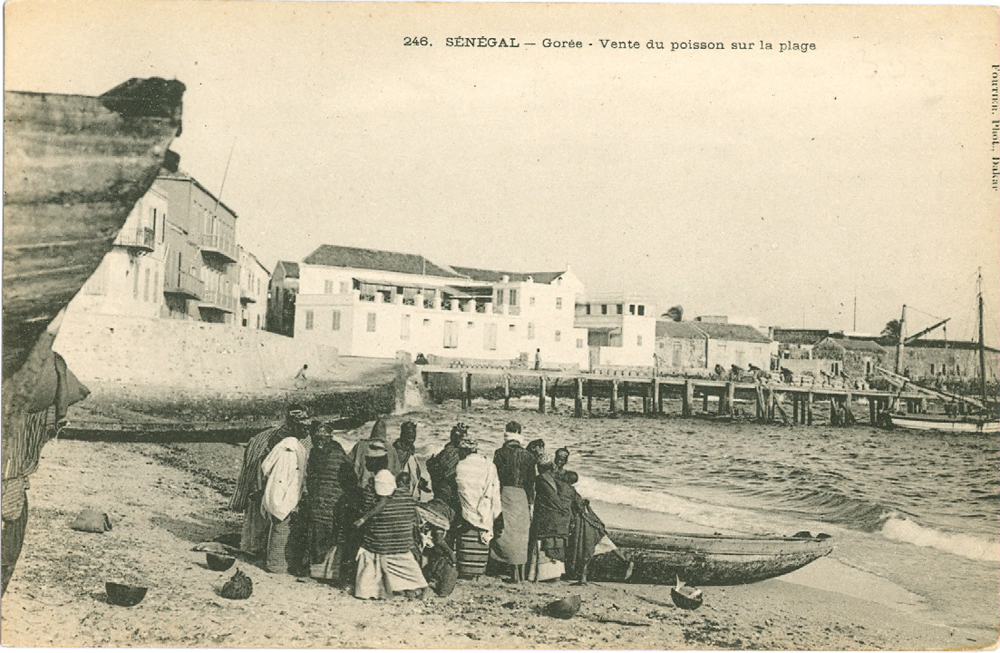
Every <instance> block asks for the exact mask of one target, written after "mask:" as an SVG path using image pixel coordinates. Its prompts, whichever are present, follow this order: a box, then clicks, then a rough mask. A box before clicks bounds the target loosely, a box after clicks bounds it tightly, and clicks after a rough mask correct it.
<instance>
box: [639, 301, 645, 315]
mask: <svg viewBox="0 0 1000 653" xmlns="http://www.w3.org/2000/svg"><path fill="white" fill-rule="evenodd" d="M645 314H646V307H645V306H643V305H642V304H639V315H645Z"/></svg>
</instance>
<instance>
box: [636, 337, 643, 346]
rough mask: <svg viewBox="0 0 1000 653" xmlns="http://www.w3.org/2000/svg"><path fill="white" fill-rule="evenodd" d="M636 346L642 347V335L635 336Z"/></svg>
mask: <svg viewBox="0 0 1000 653" xmlns="http://www.w3.org/2000/svg"><path fill="white" fill-rule="evenodd" d="M635 346H636V347H642V336H636V337H635Z"/></svg>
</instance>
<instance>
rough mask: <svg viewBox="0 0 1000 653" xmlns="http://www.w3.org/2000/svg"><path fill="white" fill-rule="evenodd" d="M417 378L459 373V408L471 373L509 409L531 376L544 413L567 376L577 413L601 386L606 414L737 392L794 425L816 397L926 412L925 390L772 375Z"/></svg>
mask: <svg viewBox="0 0 1000 653" xmlns="http://www.w3.org/2000/svg"><path fill="white" fill-rule="evenodd" d="M419 371H420V373H421V376H422V379H423V381H424V383H425V385H426V383H427V380H428V375H430V374H447V375H454V374H457V375H460V379H461V405H462V408H463V409H467V408H470V407H471V406H472V396H473V393H472V376H473V374H476V375H480V376H488V377H501V378H502V385H503V394H504V408H506V409H509V408H510V398H511V385H512V384H511V380H512V379H513V378H515V377H518V378H524V377H528V378H534V379H537V388H538V412H540V413H544V412H545V411H546V407H547V406H551V408H553V409H554V408H555V407H556V392H554V391H551V392H550V388H552V383H553V382H556V383H559V382H563V381H569V382H571V383H573V384H574V387H575V393H574V395H573V396H574V399H573V414H574V415H575V416H577V417H582V416H583V415H584V413H585V412H586V413H587V414H590V413H592V412H593V410H594V399H595V395H596V394H597V393H596V392H595V390H597V389H602V390H603V392H601V393H600V394H602V395H605V396H607V397H608V412H609V413H610V414H612V415H614V414H616V413H618V412H619V410H622V411H624V412H628V410H629V399H630V398H635V399H637V400H638V401H639V402H641V404H642V412H643V413H645V414H657V413H663V412H664V411H663V402H664V398H665V397H668V396H677V397H680V398H681V414H682V415H683V416H684V417H692V416H694V414H695V409H694V407H695V400H696V399H697V398H699V397H700V398H701V400H702V412H703V413H707V412H708V400H709V397H714V398H716V400H717V413H718V414H719V415H731V414H732V413H733V410H734V407H735V403H736V396H737V394H739V395H741V397H742V398H747V399H749V400H751V401H753V402H754V404H755V407H756V417H757V419H760V420H773V419H775V416H776V414H777V415H780V417H781V419H782V420H784V421H788V419H789V417H790V418H791V421H792V422H793V423H796V424H806V425H809V424H812V423H813V407H814V405H815V404H816V403H817V402H829V403H830V406H831V409H832V410H831V412H839V411H842V410H843V409H844V408H845V407H850V406H851V404H852V402H854V401H856V400H858V399H864V400H866V401H867V402H868V421H869V423H870V424H873V425H874V424H876V423H877V421H878V416H879V414H881V413H883V412H886V411H888V410H889V409H890V406H892V404H893V403H895V402H901V401H905V402H906V405H907V406H908V407H909V408H910V412H920V411H926V409H927V395H925V394H920V393H908V392H904V393H902V394H900V393H897V392H890V391H884V390H859V389H854V388H837V387H831V386H823V385H790V384H784V383H777V382H774V380H773V379H768V380H761V381H760V382H757V383H753V382H748V381H726V380H721V379H702V378H691V377H678V376H652V375H649V376H639V375H635V374H634V373H632V374H629V373H623V374H620V375H619V374H610V373H607V372H601V373H593V372H579V371H576V370H523V369H509V368H489V367H481V368H466V367H446V366H439V365H421V366H420V367H419ZM782 399H785V400H788V401H790V402H791V414H790V416H789V414H788V413H787V412H786V411H785V408H784V407H783V406H782V401H781V400H782Z"/></svg>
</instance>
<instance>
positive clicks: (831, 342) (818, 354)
mask: <svg viewBox="0 0 1000 653" xmlns="http://www.w3.org/2000/svg"><path fill="white" fill-rule="evenodd" d="M888 358H889V352H888V351H886V349H885V348H884V347H882V346H880V345H879V344H878V343H876V342H874V341H873V340H868V339H858V340H855V339H853V338H836V337H833V336H830V337H827V338H824V339H823V340H822V341H820V342H819V343H817V344H816V346H815V347H813V348H812V359H813V360H816V361H819V363H818V366H817V367H816V370H817V371H822V372H824V373H826V374H829V375H831V376H846V377H848V378H851V379H868V378H870V377H872V376H873V375H875V374H876V373H877V372H876V369H875V368H876V367H880V366H881V367H886V366H887V365H889V366H891V363H890V362H888Z"/></svg>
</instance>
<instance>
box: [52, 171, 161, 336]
mask: <svg viewBox="0 0 1000 653" xmlns="http://www.w3.org/2000/svg"><path fill="white" fill-rule="evenodd" d="M166 220H167V198H166V196H165V195H163V194H162V193H160V192H158V191H157V189H156V188H155V187H153V188H151V189H150V190H149V191H148V192H147V193H146V194H145V195H143V196H142V198H141V199H139V201H138V202H136V204H135V206H134V207H133V208H132V212H131V213H129V215H128V218H126V220H125V224H124V225H123V226H122V228H121V231H119V232H118V237H117V238H115V241H114V247H112V248H111V251H109V252H108V253H107V254H106V255H105V256H104V259H103V260H102V261H101V264H100V266H98V268H97V270H95V271H94V274H93V275H91V277H90V279H88V280H87V283H86V284H84V286H83V288H81V289H80V292H79V293H78V294H77V296H76V297H75V298H74V299H73V301H72V302H71V304H70V307H69V308H68V309H67V310H68V311H69V312H71V313H72V312H73V311H77V310H80V311H85V312H87V313H95V314H103V315H123V316H129V317H146V318H156V317H159V316H160V314H161V312H165V311H166V308H165V305H164V299H163V282H164V276H163V275H164V262H165V261H166V257H167V252H168V251H169V247H168V246H167V245H166V244H165V242H164V240H165V233H166Z"/></svg>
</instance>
